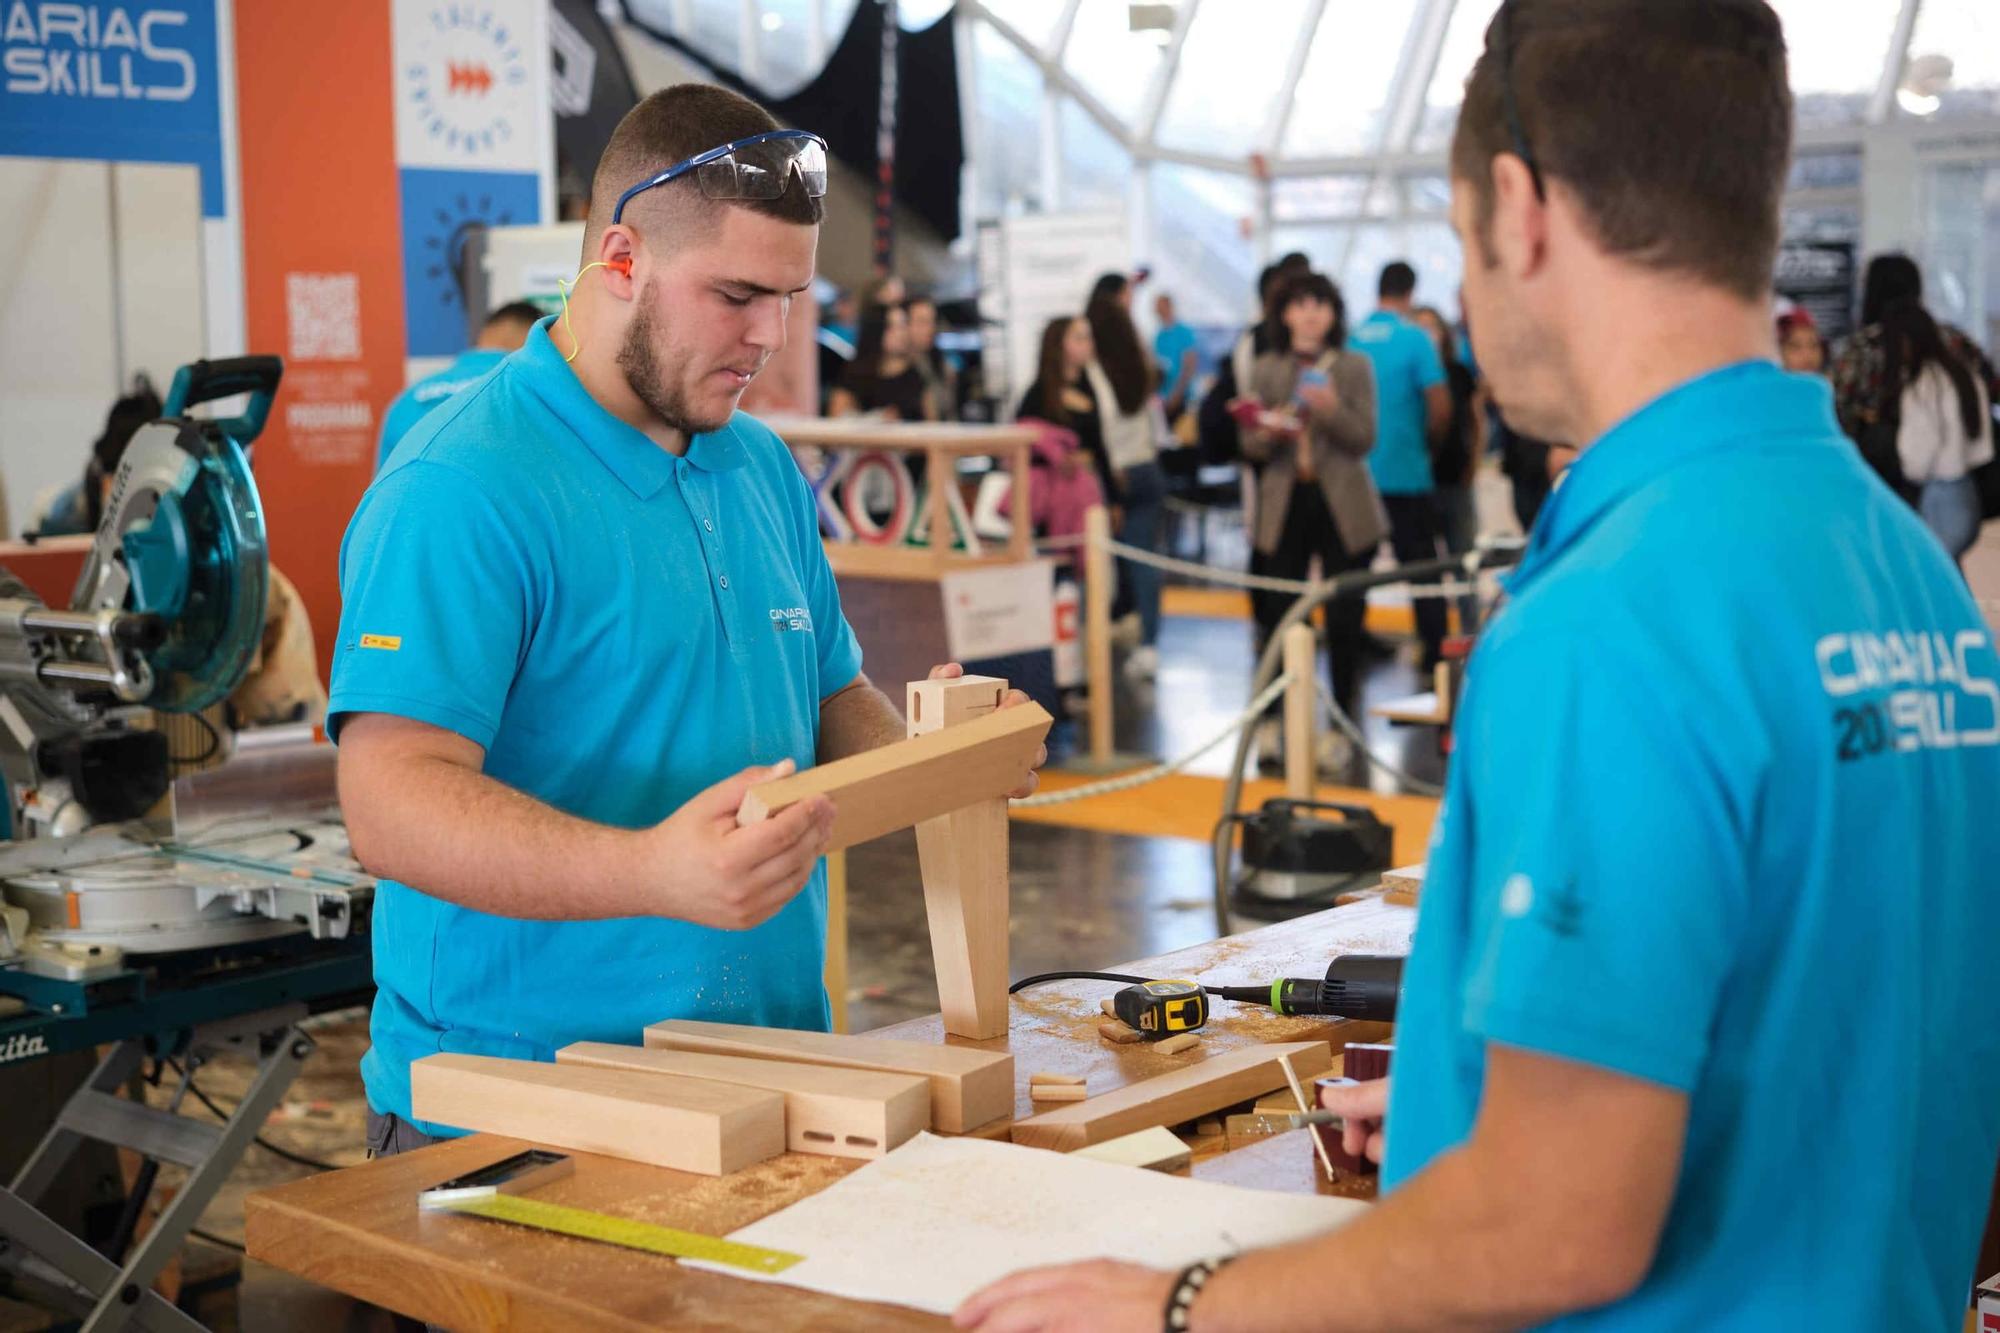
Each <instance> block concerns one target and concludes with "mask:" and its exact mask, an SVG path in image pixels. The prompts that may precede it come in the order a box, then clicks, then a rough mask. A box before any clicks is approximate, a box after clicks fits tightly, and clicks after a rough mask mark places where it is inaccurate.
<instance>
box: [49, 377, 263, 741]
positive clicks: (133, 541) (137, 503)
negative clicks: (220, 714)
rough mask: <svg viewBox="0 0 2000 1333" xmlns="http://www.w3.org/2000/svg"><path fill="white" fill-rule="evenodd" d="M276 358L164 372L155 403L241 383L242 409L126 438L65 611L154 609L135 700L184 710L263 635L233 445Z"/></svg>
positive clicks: (252, 538) (245, 471) (241, 460)
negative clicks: (245, 402)
mask: <svg viewBox="0 0 2000 1333" xmlns="http://www.w3.org/2000/svg"><path fill="white" fill-rule="evenodd" d="M282 369H283V367H282V363H281V362H280V361H279V360H278V358H276V357H242V358H238V359H236V360H234V361H230V362H197V363H195V364H194V365H193V366H188V367H184V368H182V370H181V371H180V373H179V374H178V375H177V376H176V377H175V380H174V386H173V389H172V391H171V392H170V393H169V395H168V398H167V403H166V410H167V412H168V413H169V414H179V413H182V412H185V411H186V409H187V408H188V407H191V406H193V405H194V404H196V403H199V402H205V401H209V400H211V399H215V398H222V397H227V396H230V395H233V394H237V393H242V392H246V391H247V392H249V393H250V395H251V399H250V407H249V408H248V409H247V410H246V411H245V413H244V414H243V415H242V416H238V417H233V418H230V419H228V420H222V421H202V420H196V419H192V418H187V417H184V416H182V417H178V418H177V419H167V420H161V421H157V422H154V423H152V424H150V425H147V426H145V427H143V428H141V429H140V431H139V432H138V434H137V435H135V436H134V437H133V439H132V442H131V444H130V445H129V446H128V447H127V449H126V452H125V458H124V460H123V462H122V463H121V464H120V466H119V470H118V476H117V478H116V480H115V481H114V482H113V484H112V491H111V496H110V498H109V500H108V501H107V502H106V504H105V512H104V521H103V523H102V524H101V525H100V526H99V527H98V530H97V540H96V542H95V544H94V545H93V546H92V548H91V552H90V555H89V557H88V558H87V559H86V560H85V562H84V566H83V572H82V574H81V576H80V577H79V578H78V580H77V585H76V592H75V595H74V596H73V598H72V599H71V605H72V608H73V609H75V610H83V611H126V612H131V613H134V614H142V615H151V616H156V617H158V620H159V623H161V624H162V625H163V626H164V627H165V632H164V634H163V636H162V637H161V639H160V641H159V643H158V644H157V645H155V646H153V647H152V648H151V649H150V650H149V651H148V652H147V653H146V655H145V657H146V661H147V664H148V665H149V666H150V667H151V668H152V675H153V682H154V683H153V689H152V691H151V693H150V694H149V695H148V696H147V697H146V698H145V700H144V701H143V702H144V703H145V704H146V705H147V706H149V707H152V708H156V709H160V710H162V711H165V712H173V713H189V712H196V711H199V710H200V709H203V708H207V707H209V706H210V705H212V704H216V703H219V702H221V701H222V700H223V699H225V698H227V697H228V695H229V693H230V692H231V691H232V690H234V689H235V688H236V686H237V685H238V684H239V683H240V682H241V681H242V679H243V676H244V674H245V672H246V671H248V669H249V666H250V663H251V660H252V659H253V657H254V656H255V654H256V651H257V646H258V643H259V641H260V640H261V638H262V636H263V630H264V619H265V608H266V600H267V597H268V593H269V583H270V556H269V549H268V546H267V542H266V536H265V528H264V509H263V503H262V501H261V500H260V499H259V497H258V494H257V485H256V482H255V480H254V479H253V478H252V476H251V472H250V462H249V459H248V457H247V456H246V454H245V452H244V446H245V445H247V444H248V443H249V442H250V440H251V439H254V438H255V436H256V433H257V432H258V431H259V430H260V429H261V428H262V426H263V423H264V418H265V415H266V414H267V413H268V411H269V408H270V400H271V396H272V395H273V394H274V393H275V392H276V388H277V382H278V377H279V375H280V374H281V373H282Z"/></svg>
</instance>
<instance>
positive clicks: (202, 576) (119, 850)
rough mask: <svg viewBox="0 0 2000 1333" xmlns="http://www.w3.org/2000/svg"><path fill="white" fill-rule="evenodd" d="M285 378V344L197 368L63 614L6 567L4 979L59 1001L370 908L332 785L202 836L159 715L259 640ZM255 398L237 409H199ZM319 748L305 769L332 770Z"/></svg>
mask: <svg viewBox="0 0 2000 1333" xmlns="http://www.w3.org/2000/svg"><path fill="white" fill-rule="evenodd" d="M282 373H283V365H282V363H281V362H280V361H279V360H278V358H276V357H271V356H261V357H258V356H253V357H240V358H237V359H234V360H229V361H214V362H211V361H200V362H196V363H195V364H194V365H191V366H186V367H183V368H182V369H181V371H180V372H179V374H178V375H176V376H175V378H174V383H173V387H172V389H171V391H170V392H169V393H168V395H167V401H166V404H165V408H164V411H165V416H164V417H163V418H162V419H161V420H159V421H155V422H152V423H149V424H148V425H145V426H143V427H141V428H140V429H139V431H138V432H137V433H136V434H135V435H134V436H133V437H132V441H131V443H130V444H129V445H128V446H127V448H126V450H125V454H124V457H123V459H122V461H121V463H120V465H119V468H118V472H117V475H116V477H115V478H114V479H113V481H112V484H111V490H110V495H109V498H108V499H107V500H106V502H105V505H104V518H103V521H102V523H101V524H100V525H99V527H98V530H97V533H96V536H95V538H94V540H93V541H92V543H91V546H90V550H89V552H88V553H87V555H86V556H85V559H84V562H83V569H82V572H81V574H80V575H79V577H78V579H77V583H76V591H75V593H74V594H73V595H72V597H71V599H70V601H71V605H70V608H69V609H68V610H54V609H51V608H49V607H48V606H45V605H44V604H43V603H42V601H41V599H40V598H38V597H37V596H35V594H34V593H32V592H31V591H29V590H28V588H27V587H26V586H25V585H24V584H22V583H21V582H20V581H19V580H17V579H15V578H14V577H13V576H12V575H11V574H8V573H6V572H5V571H0V778H4V781H5V787H6V792H5V800H4V802H0V813H4V815H5V817H6V821H7V825H6V829H5V832H6V834H7V835H8V836H9V837H11V839H12V841H11V842H10V843H8V844H7V845H4V846H0V993H5V992H12V993H14V994H16V995H22V996H23V998H28V999H30V1000H31V1001H32V1000H35V999H43V1000H46V999H47V995H48V988H47V987H45V986H40V985H38V984H36V983H35V980H34V979H35V978H38V977H39V978H45V979H49V980H64V981H70V982H81V981H87V980H89V979H91V978H92V977H94V976H101V975H107V974H109V973H111V972H113V971H115V970H117V969H118V967H119V966H120V965H121V963H122V961H123V954H124V953H125V952H132V953H141V954H158V953H164V952H178V951H182V950H187V949H199V948H208V947H213V946H219V945H226V944H233V943H239V942H242V941H246V940H254V939H261V938H269V937H271V936H274V935H281V934H290V933H297V932H298V930H299V929H300V927H304V929H305V931H306V933H308V934H310V935H312V936H315V937H323V936H333V937H338V936H344V935H345V934H347V932H348V929H349V928H350V926H351V925H352V924H353V922H354V920H355V918H356V916H357V914H358V913H359V912H360V911H362V910H364V909H365V902H366V898H367V896H368V894H367V890H369V889H370V888H372V883H371V882H370V881H368V880H367V878H366V876H363V875H361V874H360V873H359V870H358V868H357V867H354V866H353V863H352V862H351V861H350V860H348V859H347V856H346V839H345V835H344V833H342V832H341V830H340V829H339V826H338V823H337V820H332V819H331V818H330V810H331V807H332V804H333V801H332V796H331V791H330V788H328V787H325V786H324V785H323V786H322V797H321V799H320V800H319V802H318V804H319V805H320V806H322V807H324V808H323V809H322V810H319V811H313V810H297V809H294V810H289V811H275V810H264V811H261V812H259V811H256V810H254V809H253V810H250V811H239V812H238V813H239V816H242V817H239V818H238V819H237V820H235V821H233V822H232V824H231V825H230V826H229V827H228V828H227V829H225V830H222V831H221V832H222V833H224V834H226V836H221V837H218V836H216V831H215V830H196V829H191V828H189V827H188V826H187V825H188V820H187V819H186V818H184V817H183V812H181V811H179V810H177V809H176V808H175V807H174V804H173V803H172V802H165V803H163V801H162V798H163V797H165V796H166V795H167V793H168V787H169V755H168V746H167V740H166V737H165V735H164V734H163V733H162V732H160V731H158V730H154V729H152V728H150V727H148V726H147V725H145V724H146V721H147V717H146V714H147V712H148V711H149V710H150V711H156V712H166V713H192V712H199V711H200V710H202V709H206V708H209V707H211V706H212V705H214V704H217V703H220V702H221V701H222V700H224V699H225V698H227V697H228V695H229V694H230V692H231V691H232V690H234V689H235V688H236V686H237V685H238V684H239V683H240V682H241V681H242V679H243V676H244V673H245V671H246V669H247V668H248V667H249V665H250V662H251V660H252V658H253V657H254V656H255V654H256V651H257V647H258V643H259V641H260V639H261V636H262V634H263V629H264V619H265V604H266V598H267V595H268V584H269V577H270V575H269V569H270V566H269V561H268V557H267V554H266V549H265V538H264V515H263V509H262V506H261V505H260V503H259V501H258V497H257V487H256V483H255V482H254V481H253V480H252V478H251V473H250V464H249V461H248V459H247V457H246V455H245V449H246V448H247V447H248V446H249V444H250V442H251V441H253V440H254V439H255V438H256V437H257V435H258V433H259V431H261V430H262V428H263V425H264V420H265V417H266V415H267V414H268V412H269V411H270V406H271V400H272V397H273V395H274V394H275V393H276V391H277V387H278V380H279V377H280V375H281V374H282ZM239 394H247V395H248V400H247V406H246V407H245V409H244V411H243V413H242V415H240V416H236V417H231V418H227V419H221V420H215V419H198V418H195V417H192V416H190V415H188V413H189V410H190V409H191V408H193V407H195V406H197V405H199V404H202V403H207V402H210V401H213V400H216V399H221V398H226V397H232V396H236V395H239ZM315 750H317V751H318V752H319V753H314V751H315ZM324 750H325V747H323V746H321V747H313V746H311V745H309V744H308V745H306V746H303V747H301V748H300V750H299V755H298V758H297V760H296V762H297V763H298V764H300V765H304V766H308V767H314V768H317V769H318V770H319V771H320V772H322V773H324V772H326V771H327V769H328V764H327V759H326V756H325V754H324ZM265 765H266V767H268V766H269V758H268V755H267V756H266V760H265ZM148 812H151V813H152V818H151V819H150V820H148V821H144V822H140V820H141V816H144V815H147V814H148ZM260 814H262V815H265V816H269V818H268V819H263V820H260V819H259V818H258V816H259V815H260ZM299 816H307V817H308V818H307V820H306V826H305V828H304V829H303V830H302V829H301V828H300V827H299V824H300V821H299V818H298V817H299ZM314 816H317V817H314ZM244 817H247V821H248V822H247V824H246V821H245V818H244ZM259 824H261V825H262V826H261V827H259V826H255V825H259ZM302 854H304V861H305V864H304V865H303V866H302V865H301V857H302ZM9 964H11V966H9ZM72 1007H73V1006H72Z"/></svg>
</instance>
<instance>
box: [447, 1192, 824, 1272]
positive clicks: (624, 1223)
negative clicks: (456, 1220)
mask: <svg viewBox="0 0 2000 1333" xmlns="http://www.w3.org/2000/svg"><path fill="white" fill-rule="evenodd" d="M425 1208H426V1210H427V1211H431V1212H443V1213H458V1214H462V1215H464V1216H467V1217H484V1218H487V1219H490V1220H491V1221H495V1222H511V1223H512V1224H513V1225H515V1226H517V1227H534V1228H535V1229H536V1230H538V1231H554V1232H557V1233H559V1234H561V1235H564V1236H575V1237H577V1238H578V1239H580V1240H594V1241H598V1242H601V1243H602V1244H605V1245H617V1246H620V1247H621V1248H623V1249H627V1250H644V1251H646V1252H647V1253H648V1254H664V1255H667V1256H669V1257H670V1258H674V1259H700V1260H703V1261H704V1262H707V1263H715V1264H726V1265H728V1266H729V1267H731V1268H742V1269H746V1270H748V1271H750V1272H752V1273H782V1272H784V1271H785V1270H786V1269H787V1268H790V1267H791V1266H792V1265H793V1264H796V1263H800V1262H802V1261H803V1260H804V1259H805V1256H804V1255H802V1254H787V1253H786V1252H785V1251H783V1250H767V1249H764V1248H762V1247H760V1246H756V1245H740V1244H738V1243H737V1242H735V1241H733V1240H724V1239H722V1238H721V1237H720V1236H704V1235H702V1234H701V1233H700V1232H698V1231H676V1230H675V1229H674V1228H672V1227H662V1226H655V1225H654V1224H652V1223H651V1222H635V1221H633V1220H632V1219H630V1218H626V1217H613V1216H611V1215H610V1214H609V1213H593V1212H591V1211H590V1210H589V1209H587V1208H567V1207H564V1206H563V1205H562V1204H559V1203H542V1202H540V1201H539V1200H535V1199H524V1198H521V1197H520V1196H518V1195H513V1194H488V1195H486V1196H485V1197H483V1198H465V1199H452V1200H449V1201H439V1202H436V1203H426V1204H425Z"/></svg>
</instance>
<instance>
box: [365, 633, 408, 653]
mask: <svg viewBox="0 0 2000 1333" xmlns="http://www.w3.org/2000/svg"><path fill="white" fill-rule="evenodd" d="M361 646H362V647H363V648H380V649H381V650H382V651H383V652H386V653H394V652H400V651H401V650H402V647H403V638H402V636H401V635H400V634H364V635H362V636H361Z"/></svg>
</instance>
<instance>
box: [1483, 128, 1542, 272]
mask: <svg viewBox="0 0 2000 1333" xmlns="http://www.w3.org/2000/svg"><path fill="white" fill-rule="evenodd" d="M1492 172H1493V218H1492V223H1491V225H1492V246H1493V252H1494V256H1495V258H1496V259H1497V260H1498V261H1499V263H1500V264H1501V265H1502V266H1503V267H1504V268H1505V269H1506V271H1507V274H1508V276H1509V277H1511V278H1515V279H1517V280H1518V279H1521V278H1530V277H1533V276H1534V275H1535V274H1536V273H1538V272H1540V271H1541V269H1542V267H1543V265H1544V264H1546V263H1547V262H1548V240H1549V204H1548V201H1547V200H1546V199H1544V198H1542V197H1540V196H1539V195H1538V194H1537V193H1536V191H1535V178H1534V176H1533V174H1532V173H1530V172H1529V170H1528V166H1527V163H1525V162H1523V161H1521V159H1520V158H1518V157H1515V156H1514V155H1513V154H1512V153H1496V154H1494V156H1493V167H1492Z"/></svg>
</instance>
